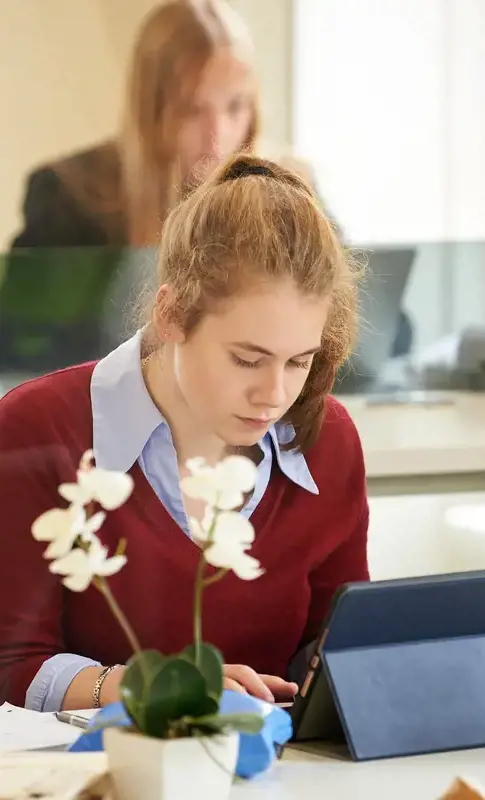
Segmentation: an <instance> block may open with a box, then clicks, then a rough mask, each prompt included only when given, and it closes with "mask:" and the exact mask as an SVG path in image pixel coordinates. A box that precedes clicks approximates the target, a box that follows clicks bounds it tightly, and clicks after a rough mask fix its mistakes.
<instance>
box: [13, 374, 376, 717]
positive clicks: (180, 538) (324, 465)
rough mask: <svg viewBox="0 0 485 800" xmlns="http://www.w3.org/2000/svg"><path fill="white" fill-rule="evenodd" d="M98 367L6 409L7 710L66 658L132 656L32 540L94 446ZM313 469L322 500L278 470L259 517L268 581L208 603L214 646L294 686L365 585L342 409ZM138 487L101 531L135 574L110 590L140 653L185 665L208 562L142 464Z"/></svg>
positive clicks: (364, 510) (353, 465)
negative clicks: (199, 579)
mask: <svg viewBox="0 0 485 800" xmlns="http://www.w3.org/2000/svg"><path fill="white" fill-rule="evenodd" d="M93 368H94V365H93V364H90V365H82V366H79V367H72V368H69V369H66V370H63V371H61V372H56V373H54V374H52V375H47V376H45V377H42V378H39V379H37V380H33V381H29V382H28V383H25V384H23V385H22V386H19V387H18V388H16V389H14V390H13V391H12V392H10V393H9V394H7V395H6V396H5V397H4V398H3V399H2V400H1V401H0V525H1V535H0V703H1V702H2V701H4V700H9V701H10V702H12V703H16V704H18V705H23V703H24V700H25V694H26V691H27V689H28V687H29V684H30V683H31V681H32V679H33V678H34V676H35V674H36V672H37V671H38V669H39V668H40V666H41V665H42V663H43V662H44V661H45V660H46V659H47V658H50V657H51V656H53V655H55V654H57V653H62V652H70V653H77V654H80V655H84V656H87V657H90V658H93V659H96V660H97V661H100V662H101V663H103V664H114V663H123V662H125V661H126V660H127V658H128V657H129V656H130V649H129V646H128V644H127V642H126V640H125V637H124V634H123V633H122V631H121V630H120V628H119V627H118V624H117V623H116V621H115V620H114V619H113V617H112V615H111V612H110V611H109V609H108V607H107V605H106V602H105V600H104V599H103V597H102V596H101V595H100V594H99V593H98V592H97V591H96V589H94V588H93V587H90V588H89V589H88V590H87V591H86V592H83V593H74V592H69V591H68V590H67V589H64V588H63V586H62V585H61V582H60V579H59V577H58V576H55V575H52V574H51V573H50V572H49V570H48V562H46V560H45V559H44V558H43V550H44V549H45V544H44V543H38V542H36V541H34V539H33V538H32V535H31V531H30V529H31V525H32V523H33V521H34V519H35V518H36V517H37V516H38V515H39V514H41V513H42V512H43V511H46V510H47V509H49V508H52V507H55V506H61V505H62V501H61V499H60V497H59V495H58V493H57V487H58V485H59V484H60V483H62V482H68V481H75V479H76V478H75V474H76V468H77V465H78V463H79V459H80V457H81V455H82V454H83V453H84V452H85V451H86V450H87V449H89V448H90V447H91V446H92V414H91V401H90V381H91V374H92V371H93ZM126 424H127V425H129V424H130V421H129V419H127V421H126ZM122 435H123V431H120V436H122ZM306 459H307V463H308V466H309V469H310V471H311V473H312V476H313V478H314V480H315V482H316V484H317V486H318V488H319V492H320V493H319V495H312V494H310V493H308V492H306V491H305V490H304V489H301V488H300V487H299V486H297V485H296V484H294V483H293V482H291V481H290V480H288V478H286V477H285V476H284V475H283V474H282V473H281V471H280V470H279V467H278V465H277V462H276V459H274V460H273V469H272V473H271V479H270V482H269V485H268V488H267V489H266V492H265V494H264V496H263V498H262V500H261V502H260V503H259V505H258V507H257V508H256V510H255V511H254V513H253V515H252V517H251V522H252V523H253V525H254V528H255V531H256V539H255V543H254V545H253V547H252V550H251V553H252V554H253V555H254V556H255V557H256V558H257V559H259V560H260V562H261V564H262V566H263V567H264V569H265V570H266V571H265V574H264V575H263V576H262V577H260V578H258V579H257V580H255V581H242V580H239V579H238V578H236V577H235V576H234V575H233V574H232V573H230V574H228V575H227V576H226V577H225V578H224V579H223V580H222V581H220V582H219V583H216V584H214V585H213V586H211V587H209V588H208V589H207V590H206V592H205V594H204V607H203V612H204V614H203V635H204V639H205V640H206V641H209V642H212V643H213V644H214V645H216V646H217V647H219V648H220V649H221V651H222V652H223V654H224V659H225V661H226V663H235V664H237V663H241V664H248V665H249V666H251V667H253V668H254V669H255V670H257V671H258V672H260V673H270V674H274V675H281V676H284V675H285V673H286V671H287V667H288V663H289V661H290V660H291V658H292V656H293V655H294V654H295V653H296V652H297V651H298V649H299V648H300V647H302V646H303V645H305V644H306V643H308V642H309V641H311V640H312V639H313V638H315V637H316V636H317V634H318V631H319V628H320V626H321V624H322V622H323V619H324V617H325V615H326V613H327V611H328V608H329V604H330V601H331V598H332V595H333V593H334V591H335V589H336V587H338V586H339V585H340V584H341V583H343V582H346V581H355V580H366V579H367V578H368V571H367V559H366V538H367V525H368V507H367V500H366V491H365V477H364V464H363V457H362V450H361V445H360V441H359V437H358V435H357V432H356V430H355V427H354V425H353V423H352V421H351V420H350V418H349V416H348V414H347V412H346V411H345V410H344V409H343V408H342V406H341V405H339V404H338V403H337V401H336V400H334V399H332V398H329V400H328V405H327V415H326V419H325V423H324V425H323V428H322V432H321V435H320V437H319V440H318V442H317V443H316V444H315V445H314V446H313V448H312V449H311V450H310V451H309V452H308V453H307V454H306ZM131 474H132V477H133V479H134V482H135V489H134V492H133V494H132V496H131V498H130V499H129V501H128V502H127V503H126V504H125V505H124V506H122V507H121V508H120V509H118V510H116V511H113V512H110V513H109V514H108V517H107V520H106V522H105V524H104V526H103V528H102V529H101V532H100V536H101V539H102V540H103V542H104V543H105V544H106V545H108V546H109V548H110V554H111V553H112V552H113V551H114V549H115V547H116V545H117V543H118V540H119V539H121V538H124V539H126V540H127V556H128V563H127V565H126V566H125V567H124V568H123V569H122V570H121V572H119V573H118V574H117V575H115V576H114V577H113V578H111V579H110V584H111V587H112V590H113V592H114V594H115V596H116V598H117V600H118V602H119V603H120V605H121V606H122V608H123V610H124V612H125V614H126V615H127V617H128V619H129V620H130V622H131V624H132V626H133V628H134V629H135V631H136V633H137V634H138V637H139V639H140V641H141V644H142V646H143V647H146V648H156V649H159V650H160V651H162V652H164V653H174V652H178V651H180V650H181V649H182V648H183V647H185V646H186V645H187V644H188V643H189V642H190V641H191V640H192V604H193V587H194V576H195V570H196V565H197V561H198V559H199V556H200V551H199V549H198V548H197V546H196V545H195V544H194V543H193V542H192V541H191V540H190V539H189V538H188V537H187V536H186V535H185V534H184V533H183V531H182V530H181V529H180V528H179V527H178V526H177V524H176V522H174V520H173V519H172V517H171V516H170V514H169V513H168V512H167V511H166V509H165V508H164V506H163V505H162V503H161V502H160V500H159V499H158V498H157V496H156V495H155V493H154V492H153V490H152V488H151V487H150V485H149V483H148V481H147V479H146V478H145V476H144V475H143V472H142V471H141V469H140V467H139V466H138V464H135V465H134V466H133V467H132V469H131ZM210 569H212V568H210ZM209 574H210V572H209Z"/></svg>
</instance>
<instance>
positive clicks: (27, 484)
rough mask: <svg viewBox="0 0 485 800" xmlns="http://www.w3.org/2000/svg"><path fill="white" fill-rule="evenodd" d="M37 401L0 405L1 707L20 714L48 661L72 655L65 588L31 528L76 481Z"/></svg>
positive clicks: (9, 400)
mask: <svg viewBox="0 0 485 800" xmlns="http://www.w3.org/2000/svg"><path fill="white" fill-rule="evenodd" d="M33 394H34V392H31V393H30V396H29V393H28V390H27V392H26V395H27V396H24V390H23V387H20V389H16V390H14V391H13V392H11V393H10V394H9V395H7V396H6V397H4V398H3V399H2V400H1V401H0V508H1V528H0V704H1V702H3V701H5V700H8V701H9V702H11V703H14V704H16V705H20V706H23V705H24V701H25V696H26V692H27V689H28V687H29V685H30V684H31V682H32V680H33V678H34V676H35V675H36V674H37V672H38V671H39V669H40V667H41V666H42V664H43V663H44V661H45V660H46V659H48V658H50V657H52V656H54V655H56V654H58V653H62V652H63V651H64V649H65V648H64V642H63V631H62V603H63V589H62V585H61V583H60V581H59V579H58V577H57V576H55V575H52V574H51V573H50V572H49V569H48V563H47V562H46V561H45V559H44V558H43V550H44V549H45V543H42V542H36V541H35V540H34V539H33V537H32V534H31V526H32V523H33V521H34V520H35V519H36V517H37V516H39V515H40V514H41V513H42V512H44V511H47V510H48V509H49V508H52V507H54V506H59V505H60V498H59V495H58V494H57V487H58V485H59V483H60V482H61V475H62V477H63V479H67V480H71V479H72V478H73V465H72V464H70V460H69V456H68V453H67V451H66V448H65V447H64V446H63V445H62V444H61V443H59V444H55V437H54V436H52V435H51V436H50V437H49V433H48V431H47V430H46V425H45V424H42V423H43V422H44V420H43V419H42V414H41V413H40V411H39V410H38V409H36V408H35V405H34V406H32V395H33ZM27 401H28V402H27ZM27 412H28V413H27ZM49 438H50V439H51V441H49ZM53 442H54V443H53ZM61 502H62V501H61Z"/></svg>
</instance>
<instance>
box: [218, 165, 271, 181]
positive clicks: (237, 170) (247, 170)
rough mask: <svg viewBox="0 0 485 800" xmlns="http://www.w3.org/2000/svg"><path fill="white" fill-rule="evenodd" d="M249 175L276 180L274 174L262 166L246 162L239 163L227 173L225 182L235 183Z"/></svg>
mask: <svg viewBox="0 0 485 800" xmlns="http://www.w3.org/2000/svg"><path fill="white" fill-rule="evenodd" d="M248 175H263V176H264V177H265V178H274V177H275V175H274V172H272V170H270V169H269V167H265V166H263V165H262V164H248V163H246V162H244V161H237V162H236V163H235V164H234V166H233V167H231V169H230V170H229V172H228V173H227V175H226V177H225V180H226V181H234V180H236V179H237V178H246V177H247V176H248Z"/></svg>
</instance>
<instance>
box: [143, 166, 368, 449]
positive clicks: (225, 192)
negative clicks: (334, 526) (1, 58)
mask: <svg viewBox="0 0 485 800" xmlns="http://www.w3.org/2000/svg"><path fill="white" fill-rule="evenodd" d="M359 273H360V269H359V268H358V267H357V265H356V264H355V263H354V261H353V260H352V258H351V257H350V255H349V253H348V252H346V251H345V250H344V249H343V247H342V245H341V244H340V241H339V238H338V236H337V234H336V233H335V231H334V229H333V227H332V225H331V223H330V222H329V220H328V219H327V217H326V216H325V214H324V213H323V211H322V210H321V207H320V206H319V203H318V200H317V198H316V196H315V194H314V193H313V191H312V190H311V189H310V187H309V186H308V185H307V184H306V183H305V182H304V181H303V180H302V178H300V177H299V176H298V175H297V174H296V173H294V172H291V171H290V170H287V169H284V168H283V167H281V166H279V165H277V164H276V163H274V162H272V161H267V160H265V159H261V158H256V157H255V156H251V155H239V156H235V157H234V158H232V159H231V160H230V161H229V162H228V163H226V164H225V165H223V166H222V167H220V168H219V169H218V170H217V171H216V172H215V173H214V175H213V176H211V177H210V178H209V180H207V181H206V182H205V183H204V184H202V186H200V187H199V188H198V189H196V190H195V191H194V192H193V193H192V194H191V195H190V196H189V197H188V198H187V199H185V200H184V201H183V202H181V203H180V204H179V205H178V206H177V207H176V208H175V209H174V210H173V211H172V212H171V213H170V214H169V216H168V217H167V219H166V222H165V225H164V228H163V235H162V239H161V244H160V250H159V257H158V283H159V285H160V286H161V285H164V284H168V285H169V286H170V287H171V290H172V292H171V294H172V297H173V300H172V301H171V305H170V307H169V308H165V309H160V308H159V307H158V306H157V305H156V304H154V303H153V302H152V303H151V305H150V307H149V309H148V319H150V320H151V323H149V325H148V328H147V331H146V337H147V338H146V346H147V348H150V347H155V346H156V345H157V322H156V317H157V315H159V314H162V315H171V316H172V318H173V317H175V319H176V321H177V322H178V323H179V324H180V325H181V326H182V327H183V328H184V330H185V332H186V333H187V334H190V332H191V331H193V330H194V329H195V328H196V326H197V324H198V323H199V321H200V320H201V319H202V317H203V316H204V315H205V314H207V313H210V312H211V311H215V310H216V308H217V306H218V304H219V303H220V302H221V301H223V300H225V299H228V298H230V297H234V296H237V295H238V294H241V293H244V291H245V290H246V289H247V287H248V286H250V285H251V284H252V283H253V282H257V281H260V280H262V279H263V280H281V279H287V278H291V279H292V280H293V281H294V282H295V284H296V286H297V287H298V288H299V289H300V290H301V291H302V292H303V293H304V294H308V295H318V296H322V297H329V299H330V311H329V315H328V319H327V323H326V325H325V328H324V330H323V333H322V343H321V344H322V346H321V350H320V352H319V353H317V355H316V356H315V357H314V360H313V364H312V367H311V369H310V372H309V375H308V379H307V381H306V383H305V386H304V388H303V391H302V393H301V395H300V397H299V398H298V400H297V401H296V403H295V404H294V405H293V406H292V408H291V409H290V410H289V411H288V413H287V415H286V417H285V420H286V421H288V422H290V423H291V424H292V425H293V426H294V428H295V432H296V438H295V439H294V440H293V442H291V444H290V447H291V448H292V449H293V448H298V449H300V450H302V451H304V450H306V449H307V448H308V447H309V446H310V445H311V444H312V443H313V442H314V441H315V438H316V437H317V435H318V432H319V430H320V426H321V423H322V420H323V415H324V408H325V397H326V395H327V394H328V393H329V392H330V390H331V388H332V386H333V383H334V380H335V376H336V373H337V370H338V369H339V367H340V366H341V365H342V363H343V362H344V361H345V359H346V358H347V356H348V355H349V354H350V351H351V348H352V344H353V341H354V335H355V331H356V322H357V310H356V294H357V280H358V276H359Z"/></svg>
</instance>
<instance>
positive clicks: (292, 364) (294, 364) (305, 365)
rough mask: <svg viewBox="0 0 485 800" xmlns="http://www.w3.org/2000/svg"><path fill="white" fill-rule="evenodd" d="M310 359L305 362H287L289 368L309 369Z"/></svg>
mask: <svg viewBox="0 0 485 800" xmlns="http://www.w3.org/2000/svg"><path fill="white" fill-rule="evenodd" d="M311 363H312V362H311V359H308V360H307V361H288V364H289V366H290V367H298V369H310V365H311Z"/></svg>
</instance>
